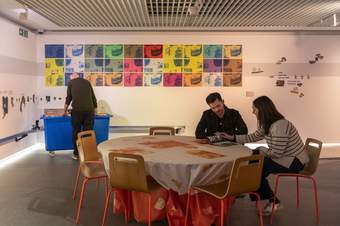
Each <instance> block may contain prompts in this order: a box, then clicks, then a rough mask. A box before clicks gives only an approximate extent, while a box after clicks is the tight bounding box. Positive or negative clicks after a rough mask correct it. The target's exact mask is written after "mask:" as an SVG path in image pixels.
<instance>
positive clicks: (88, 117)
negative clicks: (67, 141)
mask: <svg viewBox="0 0 340 226" xmlns="http://www.w3.org/2000/svg"><path fill="white" fill-rule="evenodd" d="M71 117H72V119H71V121H72V130H73V147H74V151H73V154H74V155H77V156H78V148H77V143H76V141H77V134H78V133H79V132H81V131H85V130H92V129H93V125H94V112H93V111H72V113H71Z"/></svg>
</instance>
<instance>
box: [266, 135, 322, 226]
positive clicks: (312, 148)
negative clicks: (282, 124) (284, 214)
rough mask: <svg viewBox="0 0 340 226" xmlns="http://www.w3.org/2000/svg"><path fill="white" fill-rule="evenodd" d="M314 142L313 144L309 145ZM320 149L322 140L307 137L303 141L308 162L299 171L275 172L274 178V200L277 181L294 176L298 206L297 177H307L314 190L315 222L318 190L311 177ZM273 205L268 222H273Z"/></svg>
mask: <svg viewBox="0 0 340 226" xmlns="http://www.w3.org/2000/svg"><path fill="white" fill-rule="evenodd" d="M311 144H314V145H311ZM321 149H322V142H321V141H319V140H316V139H313V138H307V140H306V143H305V150H307V153H308V156H309V162H308V163H307V164H306V165H305V167H304V169H303V170H302V171H301V172H300V173H279V174H276V180H275V191H274V202H273V203H275V199H276V196H277V192H278V190H279V181H280V178H281V177H295V178H296V205H297V208H299V205H300V187H299V178H305V179H309V180H311V181H312V183H313V190H314V201H315V216H316V222H317V223H319V221H320V213H319V201H318V191H317V186H316V180H315V178H314V177H313V174H314V173H315V172H316V170H317V168H318V163H319V158H320V152H321ZM274 213H275V209H274V205H273V206H272V212H271V216H270V223H273V218H274Z"/></svg>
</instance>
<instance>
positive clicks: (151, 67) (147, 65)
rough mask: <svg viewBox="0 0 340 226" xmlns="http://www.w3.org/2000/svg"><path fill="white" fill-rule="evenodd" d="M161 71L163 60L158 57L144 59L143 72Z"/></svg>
mask: <svg viewBox="0 0 340 226" xmlns="http://www.w3.org/2000/svg"><path fill="white" fill-rule="evenodd" d="M162 71H163V60H162V59H158V58H149V59H144V73H145V72H147V73H156V72H160V73H162Z"/></svg>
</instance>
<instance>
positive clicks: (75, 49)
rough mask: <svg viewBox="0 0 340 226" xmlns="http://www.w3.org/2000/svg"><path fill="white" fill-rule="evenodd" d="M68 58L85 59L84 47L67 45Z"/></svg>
mask: <svg viewBox="0 0 340 226" xmlns="http://www.w3.org/2000/svg"><path fill="white" fill-rule="evenodd" d="M65 52H66V55H65V57H66V58H71V57H84V46H83V45H66V46H65Z"/></svg>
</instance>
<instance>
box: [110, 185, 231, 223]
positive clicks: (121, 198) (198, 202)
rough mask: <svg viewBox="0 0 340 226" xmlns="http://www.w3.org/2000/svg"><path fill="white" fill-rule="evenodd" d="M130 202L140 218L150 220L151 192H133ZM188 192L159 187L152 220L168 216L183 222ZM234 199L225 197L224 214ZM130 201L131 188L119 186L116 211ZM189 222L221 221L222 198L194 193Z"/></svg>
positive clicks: (152, 195) (125, 206) (152, 210)
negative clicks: (182, 193) (149, 204)
mask: <svg viewBox="0 0 340 226" xmlns="http://www.w3.org/2000/svg"><path fill="white" fill-rule="evenodd" d="M131 196H132V199H130V206H131V207H132V208H133V215H134V218H135V220H136V221H137V222H143V223H147V221H148V195H147V194H145V193H143V192H131ZM187 197H188V196H187V195H186V194H185V195H178V194H177V193H176V192H174V191H168V190H166V189H164V188H160V189H159V190H157V191H154V192H153V193H151V220H152V221H158V220H162V219H165V218H167V219H168V223H169V225H170V226H183V225H184V219H185V208H186V202H187ZM233 201H234V199H229V200H227V199H226V200H224V202H225V207H226V208H225V210H226V212H225V214H227V211H228V208H227V206H228V202H229V203H231V202H233ZM127 203H128V192H127V191H124V190H117V192H116V195H115V211H116V213H124V211H125V208H127V206H128V205H127ZM189 208H190V210H189V221H188V226H210V225H211V224H213V223H214V224H215V225H216V226H218V225H220V222H219V219H220V201H219V200H217V199H216V198H214V197H212V196H209V195H207V194H204V193H197V194H194V195H192V198H191V199H190V207H189Z"/></svg>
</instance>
